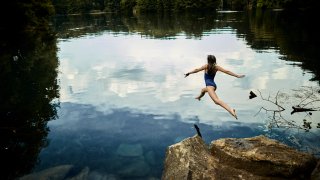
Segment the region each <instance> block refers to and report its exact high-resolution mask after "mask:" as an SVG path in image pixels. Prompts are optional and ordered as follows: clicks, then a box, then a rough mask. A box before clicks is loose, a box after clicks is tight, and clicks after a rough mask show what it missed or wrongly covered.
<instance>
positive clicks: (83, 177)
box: [68, 167, 90, 180]
mask: <svg viewBox="0 0 320 180" xmlns="http://www.w3.org/2000/svg"><path fill="white" fill-rule="evenodd" d="M89 171H90V169H89V167H85V168H84V169H82V170H81V172H80V173H79V174H77V175H76V176H74V177H71V178H68V180H87V179H88V175H89Z"/></svg>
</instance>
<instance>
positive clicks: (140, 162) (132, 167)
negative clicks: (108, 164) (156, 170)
mask: <svg viewBox="0 0 320 180" xmlns="http://www.w3.org/2000/svg"><path fill="white" fill-rule="evenodd" d="M149 172H150V167H149V165H148V163H146V162H145V161H144V159H140V158H139V159H136V160H134V161H132V162H131V163H127V164H125V165H124V166H123V167H122V168H121V169H120V170H118V171H117V174H118V175H119V176H121V177H123V178H133V177H134V178H136V177H140V178H143V177H145V176H147V175H148V173H149Z"/></svg>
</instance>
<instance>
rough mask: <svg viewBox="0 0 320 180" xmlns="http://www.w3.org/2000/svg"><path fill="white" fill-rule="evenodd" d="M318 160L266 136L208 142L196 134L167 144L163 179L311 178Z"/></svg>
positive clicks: (261, 179) (257, 179) (260, 179)
mask: <svg viewBox="0 0 320 180" xmlns="http://www.w3.org/2000/svg"><path fill="white" fill-rule="evenodd" d="M316 164H317V159H316V158H315V157H314V156H312V155H310V154H306V153H303V152H299V151H297V150H295V149H293V148H290V147H288V146H286V145H284V144H281V143H280V142H278V141H275V140H272V139H269V138H267V137H265V136H257V137H253V138H240V139H236V138H226V139H219V140H216V141H213V142H211V144H210V146H208V145H206V144H205V142H204V141H203V140H202V139H201V137H200V136H198V135H195V136H194V137H190V138H187V139H184V140H183V141H181V142H179V143H176V144H174V145H171V146H169V147H168V148H167V151H166V158H165V162H164V171H163V174H162V179H163V180H167V179H168V180H171V179H179V180H183V179H188V180H192V179H194V180H198V179H212V180H214V179H217V180H218V179H219V180H220V179H255V180H263V179H270V180H271V179H310V177H311V173H312V171H313V170H314V169H315V167H316ZM313 177H315V176H313Z"/></svg>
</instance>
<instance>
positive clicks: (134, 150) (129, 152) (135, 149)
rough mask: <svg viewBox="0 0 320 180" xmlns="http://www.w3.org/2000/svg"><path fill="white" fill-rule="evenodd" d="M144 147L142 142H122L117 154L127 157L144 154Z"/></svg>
mask: <svg viewBox="0 0 320 180" xmlns="http://www.w3.org/2000/svg"><path fill="white" fill-rule="evenodd" d="M142 154H143V148H142V145H141V144H120V146H119V147H118V149H117V155H119V156H125V157H136V156H142Z"/></svg>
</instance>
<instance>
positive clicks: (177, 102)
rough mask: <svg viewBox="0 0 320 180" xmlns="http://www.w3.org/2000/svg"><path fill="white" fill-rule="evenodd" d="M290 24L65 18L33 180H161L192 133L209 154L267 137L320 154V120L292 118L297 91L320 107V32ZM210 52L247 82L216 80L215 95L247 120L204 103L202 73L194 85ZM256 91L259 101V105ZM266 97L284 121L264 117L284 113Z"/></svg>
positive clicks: (205, 18) (232, 18)
mask: <svg viewBox="0 0 320 180" xmlns="http://www.w3.org/2000/svg"><path fill="white" fill-rule="evenodd" d="M289 17H290V16H286V15H283V12H281V11H270V12H265V13H261V12H260V13H258V12H256V13H252V14H251V13H249V14H247V13H246V12H233V11H220V12H217V13H203V14H182V15H176V14H171V15H154V14H150V15H131V16H125V15H117V14H102V15H91V16H70V17H56V18H55V19H54V20H53V27H54V29H55V31H56V32H57V47H58V51H57V57H58V61H59V66H58V76H57V80H58V85H59V89H58V90H59V95H60V97H59V98H57V99H55V100H54V102H59V107H58V108H57V117H56V118H55V119H54V120H51V121H49V122H48V128H49V130H50V131H49V132H48V135H47V136H46V140H47V145H46V146H45V147H43V148H42V149H41V151H40V154H39V155H38V163H37V164H36V166H35V168H34V169H33V172H38V171H41V170H44V169H48V168H51V167H56V166H60V165H72V166H73V168H72V170H71V171H70V172H69V173H68V176H69V177H72V176H74V175H76V174H78V173H79V172H81V171H83V170H88V171H87V173H88V174H87V175H88V177H90V178H92V179H97V178H106V179H108V178H110V179H160V178H161V173H162V171H163V161H164V157H165V152H166V148H167V147H168V146H170V145H172V144H174V143H177V142H179V141H181V140H183V139H184V138H187V137H191V136H193V135H195V134H196V131H195V129H194V124H197V125H198V126H199V128H200V131H201V133H202V136H203V138H204V140H205V141H206V143H208V144H209V143H210V142H211V141H213V140H215V139H218V138H239V137H252V136H256V135H266V136H268V137H271V138H274V139H277V140H280V141H281V142H283V143H285V144H288V145H289V146H292V147H294V148H297V149H299V150H302V151H308V152H313V153H319V147H320V143H319V141H318V139H319V135H320V134H319V129H317V128H316V126H317V123H319V117H320V113H319V112H317V111H315V112H313V113H312V115H310V114H307V113H295V114H293V115H291V114H290V112H291V110H292V109H291V107H292V106H295V105H298V104H299V103H300V104H301V102H302V101H303V99H305V98H304V97H305V96H304V97H303V96H297V95H295V93H303V92H307V91H308V92H310V90H313V92H314V94H313V95H314V96H316V98H317V97H318V98H319V92H318V90H319V79H318V77H319V74H318V73H319V72H317V71H316V69H317V68H316V67H314V66H316V65H319V63H318V64H313V62H314V61H316V60H315V59H317V57H319V52H317V51H316V50H314V49H316V48H317V47H318V45H317V46H313V45H312V43H313V42H312V40H313V39H312V38H306V36H307V35H310V36H311V35H312V34H310V32H309V31H308V30H310V29H308V28H306V27H305V28H304V27H303V26H302V27H301V29H295V28H291V30H290V29H289V28H290V26H292V27H296V26H295V25H293V23H291V22H292V21H290V20H287V19H286V18H289ZM286 23H288V24H286ZM290 23H291V24H290ZM301 23H302V22H301ZM297 27H299V26H297ZM288 29H289V30H288ZM308 33H309V34H308ZM304 34H307V35H305V36H304ZM293 37H294V38H293ZM309 46H311V48H310V47H309ZM313 48H314V49H313ZM297 49H299V52H297ZM208 54H213V55H215V56H216V58H217V63H218V65H221V66H222V67H224V68H226V69H229V70H231V71H233V72H235V73H238V74H245V75H246V76H245V78H241V79H237V78H235V77H232V76H228V75H226V74H223V73H218V74H217V75H216V83H217V85H218V88H217V91H216V92H217V95H218V96H219V98H220V99H221V100H223V101H224V102H226V103H227V104H229V105H230V106H231V107H232V108H234V109H236V110H237V115H238V120H235V119H234V118H233V117H232V116H231V115H230V114H228V113H227V112H226V111H225V110H224V109H222V108H221V107H220V106H217V105H215V104H214V103H213V102H212V100H211V99H210V97H209V96H208V95H205V96H204V97H203V98H202V100H201V101H197V100H195V99H194V98H195V97H196V96H197V95H199V93H200V90H201V88H203V87H204V86H205V85H204V81H203V73H202V72H200V73H197V74H192V75H190V76H189V77H187V78H184V73H186V72H188V71H191V70H193V69H194V68H196V67H200V66H202V65H204V64H205V63H206V57H207V55H208ZM302 57H303V58H302ZM297 89H299V91H295V90H297ZM250 91H253V92H255V93H256V94H257V95H258V97H257V98H254V99H249V92H250ZM259 92H261V95H262V96H263V97H264V98H266V99H267V98H268V97H270V100H271V101H273V102H276V101H275V99H274V98H275V96H276V95H277V93H278V92H279V93H280V95H279V96H278V98H279V101H278V103H279V104H280V105H281V106H283V107H284V108H285V109H286V110H285V111H283V112H281V117H282V118H283V120H282V119H273V118H272V114H270V113H271V112H265V111H264V110H263V109H262V110H261V111H260V113H259V110H260V108H261V107H265V108H266V109H275V108H277V107H276V106H275V104H274V103H271V102H268V101H265V100H263V99H262V98H261V96H260V94H259ZM305 102H306V101H304V103H305ZM309 105H312V107H315V108H318V107H319V106H320V105H319V103H318V104H316V103H313V104H309ZM308 107H310V106H308ZM276 118H278V117H276ZM303 119H306V120H307V122H312V124H311V125H312V129H310V130H309V132H306V131H305V130H303V129H299V127H302V125H303ZM275 121H277V123H275ZM289 121H294V123H295V124H294V125H293V124H290V123H289ZM277 125H278V126H279V127H278V126H277ZM283 126H285V127H286V128H281V127H283Z"/></svg>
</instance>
